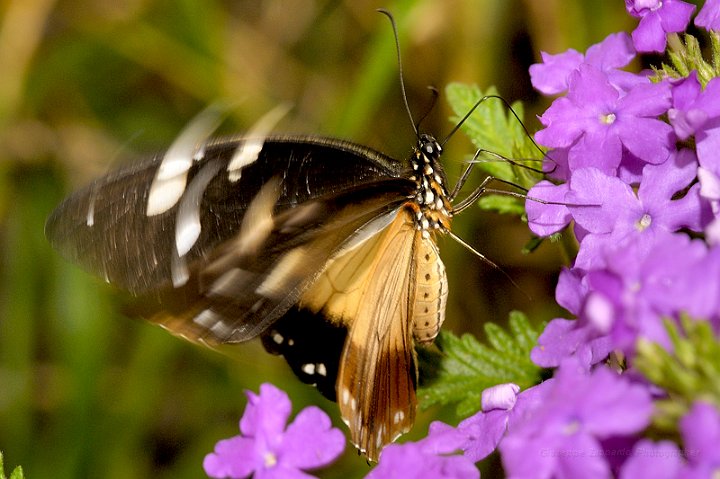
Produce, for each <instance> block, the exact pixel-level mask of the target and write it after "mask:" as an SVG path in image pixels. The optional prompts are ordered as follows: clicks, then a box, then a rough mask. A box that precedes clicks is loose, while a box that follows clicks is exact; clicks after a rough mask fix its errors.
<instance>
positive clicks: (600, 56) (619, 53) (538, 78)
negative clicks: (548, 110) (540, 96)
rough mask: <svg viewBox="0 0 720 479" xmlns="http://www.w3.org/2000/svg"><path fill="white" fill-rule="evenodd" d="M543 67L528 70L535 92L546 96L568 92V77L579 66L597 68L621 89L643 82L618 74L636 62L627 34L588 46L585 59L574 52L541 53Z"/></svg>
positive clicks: (535, 66)
mask: <svg viewBox="0 0 720 479" xmlns="http://www.w3.org/2000/svg"><path fill="white" fill-rule="evenodd" d="M540 55H541V56H542V60H543V62H542V63H536V64H535V65H531V66H530V81H531V82H532V85H533V86H534V87H535V89H537V90H538V91H540V92H542V93H544V94H546V95H555V94H557V93H562V92H564V91H565V90H567V87H568V78H569V76H570V73H572V72H573V71H575V70H577V69H578V67H580V65H581V64H582V63H588V64H590V65H593V66H594V67H597V68H598V69H599V70H601V71H602V72H604V73H606V74H607V75H608V78H609V79H610V82H611V83H612V84H613V85H615V86H618V87H621V88H622V89H629V88H630V86H632V85H634V84H636V83H638V82H645V81H646V80H645V79H644V78H643V77H642V76H638V75H634V74H632V73H628V72H624V71H621V70H617V68H622V67H624V66H626V65H627V64H628V63H630V61H631V60H632V59H633V58H635V49H634V48H633V46H632V42H631V41H630V36H629V35H628V34H627V33H624V32H622V33H613V34H611V35H609V36H608V37H607V38H605V39H604V40H603V41H602V42H600V43H598V44H596V45H593V46H591V47H590V48H589V49H588V51H587V54H586V55H583V54H582V53H580V52H578V51H577V50H573V49H572V48H571V49H569V50H568V51H566V52H565V53H559V54H557V55H550V54H548V53H545V52H540Z"/></svg>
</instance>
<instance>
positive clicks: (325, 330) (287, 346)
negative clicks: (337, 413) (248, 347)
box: [262, 307, 347, 401]
mask: <svg viewBox="0 0 720 479" xmlns="http://www.w3.org/2000/svg"><path fill="white" fill-rule="evenodd" d="M346 337H347V328H345V327H344V326H339V325H335V324H333V323H331V322H329V321H327V320H326V319H325V318H324V317H323V316H322V315H319V314H315V313H312V312H310V311H308V310H305V309H298V308H297V307H293V308H292V309H290V310H289V311H288V312H287V313H286V314H285V315H284V316H283V317H282V318H280V319H279V320H278V321H276V322H275V323H273V325H272V326H270V327H269V328H268V329H267V330H266V331H265V332H264V333H263V334H262V342H263V346H265V349H266V350H267V351H268V352H269V353H272V354H278V355H282V356H283V357H285V360H286V361H287V363H288V364H289V365H290V368H292V370H293V372H294V373H295V375H296V376H297V377H298V378H299V379H300V380H301V381H302V382H304V383H306V384H312V385H314V386H315V387H317V388H318V390H319V391H320V392H321V393H322V395H323V396H325V397H326V398H328V399H330V400H331V401H335V400H336V393H335V381H336V379H337V374H338V368H339V365H340V356H341V355H342V351H343V346H344V345H345V338H346ZM308 365H311V366H308ZM321 365H322V366H321ZM308 371H312V374H308ZM322 372H324V373H325V374H324V375H323V374H321V373H322Z"/></svg>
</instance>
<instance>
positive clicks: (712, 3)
mask: <svg viewBox="0 0 720 479" xmlns="http://www.w3.org/2000/svg"><path fill="white" fill-rule="evenodd" d="M695 25H697V26H698V27H703V28H705V29H706V30H720V0H705V5H703V7H702V9H700V12H699V13H698V14H697V16H696V17H695Z"/></svg>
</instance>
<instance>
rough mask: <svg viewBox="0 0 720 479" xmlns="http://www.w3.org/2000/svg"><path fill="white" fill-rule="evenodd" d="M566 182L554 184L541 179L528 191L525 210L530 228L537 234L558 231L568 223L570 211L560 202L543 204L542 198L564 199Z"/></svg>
mask: <svg viewBox="0 0 720 479" xmlns="http://www.w3.org/2000/svg"><path fill="white" fill-rule="evenodd" d="M568 189H569V187H568V185H567V184H563V185H557V186H556V185H554V184H552V183H550V182H549V181H544V180H543V181H541V182H539V183H537V184H536V185H535V186H533V187H532V188H531V189H530V191H528V194H527V198H526V200H525V211H526V212H527V216H528V226H529V227H530V230H531V231H532V232H533V233H535V234H536V235H538V236H549V235H551V234H553V233H556V232H558V231H560V230H561V229H563V228H565V227H566V226H567V225H568V224H569V223H570V219H571V218H570V211H568V209H567V207H566V206H564V205H561V204H552V205H551V204H545V203H541V202H540V201H534V200H543V201H549V202H553V203H562V202H563V201H565V194H566V193H567V191H568Z"/></svg>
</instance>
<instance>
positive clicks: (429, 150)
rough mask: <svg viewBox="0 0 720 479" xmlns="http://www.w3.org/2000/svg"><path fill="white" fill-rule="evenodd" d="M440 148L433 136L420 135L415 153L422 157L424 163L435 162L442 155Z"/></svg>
mask: <svg viewBox="0 0 720 479" xmlns="http://www.w3.org/2000/svg"><path fill="white" fill-rule="evenodd" d="M442 151H443V149H442V146H440V143H438V141H437V140H436V139H435V137H434V136H432V135H428V134H427V133H422V134H420V135H419V136H418V142H417V152H418V154H419V156H420V157H424V162H425V163H433V162H436V161H437V160H438V159H439V158H440V155H441V154H442Z"/></svg>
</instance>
